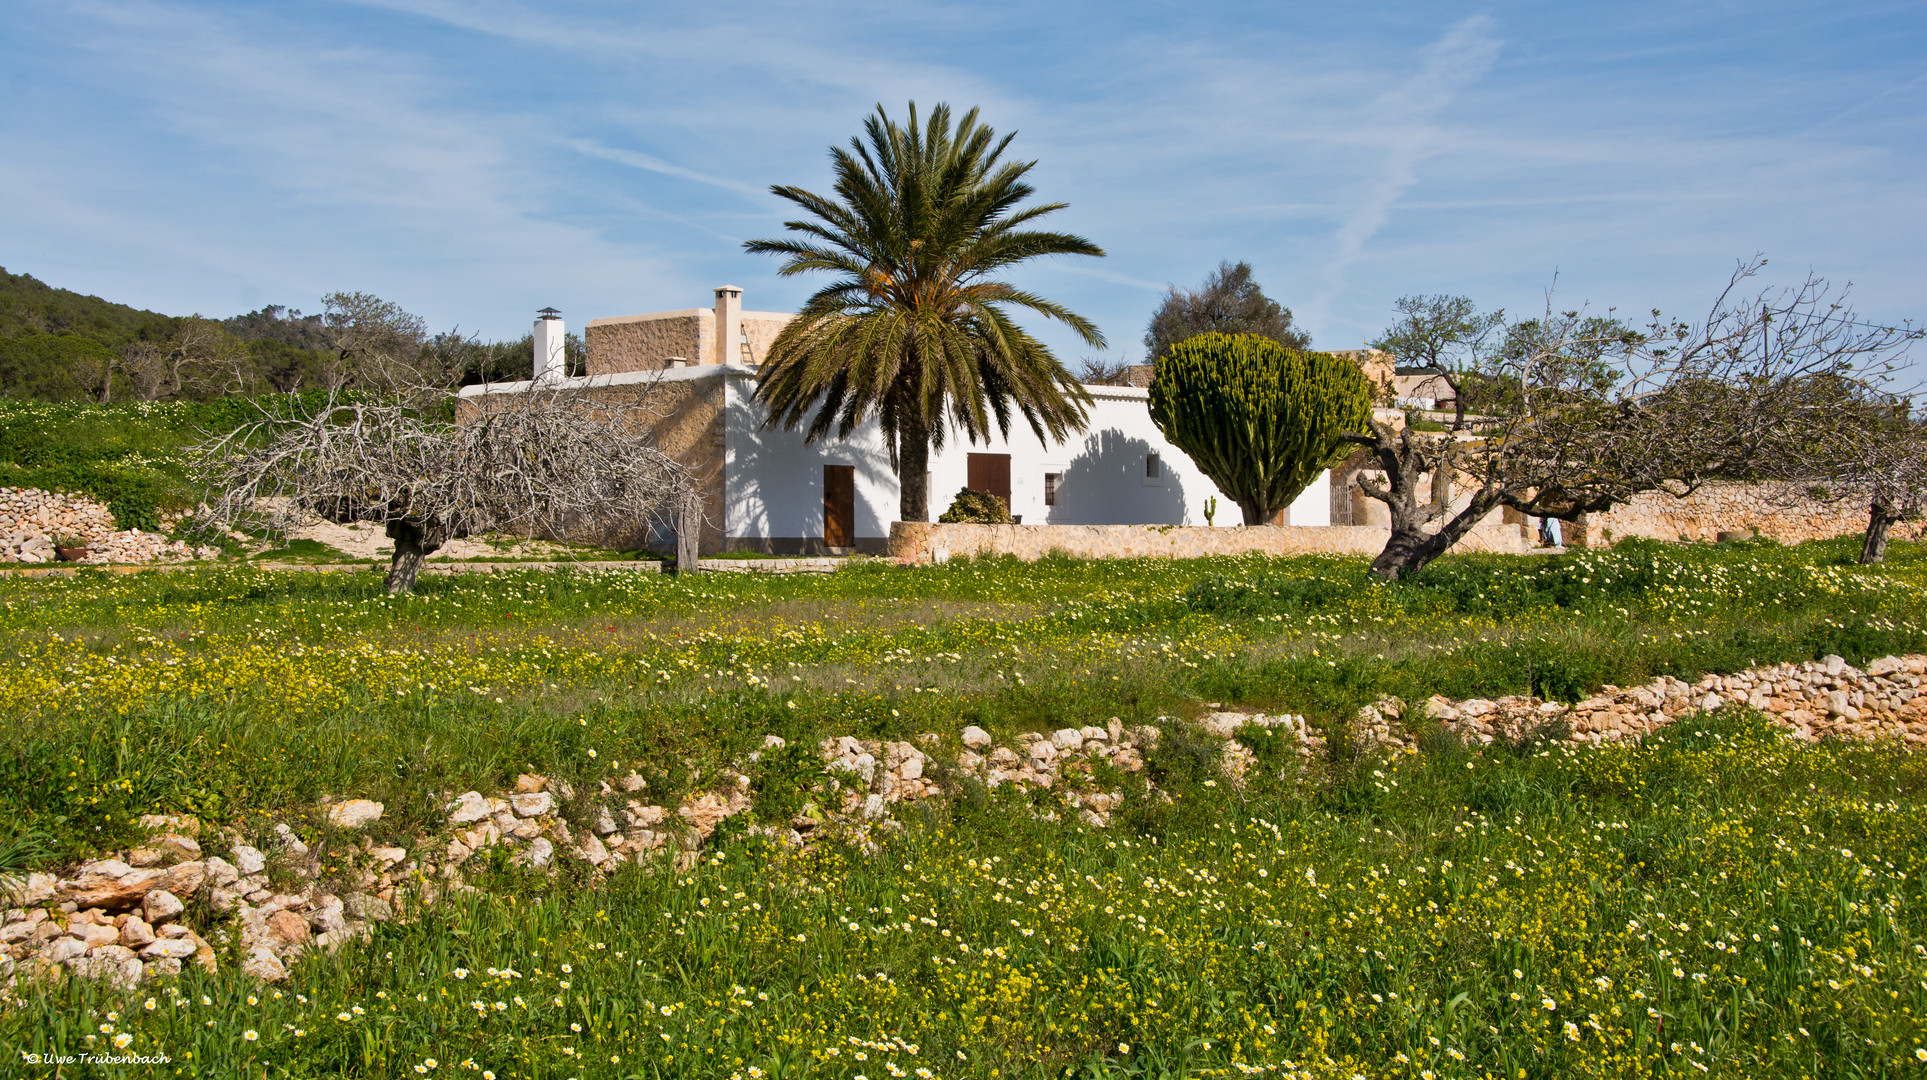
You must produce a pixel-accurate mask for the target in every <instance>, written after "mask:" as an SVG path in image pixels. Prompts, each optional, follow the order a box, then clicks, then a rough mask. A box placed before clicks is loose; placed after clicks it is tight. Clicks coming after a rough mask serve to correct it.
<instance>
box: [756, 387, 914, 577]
mask: <svg viewBox="0 0 1927 1080" xmlns="http://www.w3.org/2000/svg"><path fill="white" fill-rule="evenodd" d="M724 385H725V389H726V397H725V399H724V401H725V404H724V408H725V410H726V412H725V416H724V420H723V428H724V432H725V438H726V440H727V444H726V445H727V451H728V452H727V456H726V457H725V459H724V463H723V475H724V481H723V506H724V517H725V520H726V525H725V529H726V532H725V535H727V536H729V537H730V538H732V539H735V538H739V537H782V538H789V537H814V538H820V537H821V536H822V535H823V466H825V465H850V466H854V467H855V470H856V473H855V475H856V537H857V539H858V540H864V539H878V540H887V539H889V536H890V522H891V521H893V520H895V519H896V516H897V478H896V474H895V473H893V472H891V471H890V454H889V451H888V449H887V448H886V447H885V446H884V444H883V438H882V436H881V434H880V433H879V432H878V431H877V426H876V423H875V422H874V421H871V422H869V423H866V424H864V425H863V426H862V427H860V428H858V429H857V430H856V431H855V432H852V433H851V435H850V437H849V438H848V439H840V440H839V439H822V440H819V441H817V442H815V443H805V442H804V441H803V434H804V432H803V429H801V428H798V429H796V430H794V431H785V430H783V429H781V428H776V429H773V430H765V429H764V428H763V418H764V415H765V413H764V411H763V410H762V409H761V408H759V407H758V406H757V405H756V403H755V402H754V401H753V400H752V395H753V394H754V393H755V390H756V377H755V370H754V369H753V368H747V367H741V366H734V367H732V368H731V369H730V370H729V371H728V372H727V375H726V378H725V384H724Z"/></svg>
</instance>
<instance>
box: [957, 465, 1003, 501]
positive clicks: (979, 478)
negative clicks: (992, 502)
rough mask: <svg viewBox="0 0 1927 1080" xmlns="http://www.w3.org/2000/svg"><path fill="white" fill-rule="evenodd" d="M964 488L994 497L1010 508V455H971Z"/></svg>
mask: <svg viewBox="0 0 1927 1080" xmlns="http://www.w3.org/2000/svg"><path fill="white" fill-rule="evenodd" d="M964 486H965V487H967V488H969V489H970V490H972V491H981V492H983V493H984V494H986V495H995V496H997V497H998V498H1000V499H1002V500H1004V507H1005V508H1006V509H1008V508H1009V507H1010V455H1009V454H972V455H970V465H969V473H968V475H967V479H966V480H965V482H964Z"/></svg>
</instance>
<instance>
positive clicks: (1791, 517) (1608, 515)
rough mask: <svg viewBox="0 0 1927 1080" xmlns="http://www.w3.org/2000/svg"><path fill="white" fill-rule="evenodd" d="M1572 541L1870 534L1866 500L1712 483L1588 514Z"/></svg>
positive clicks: (1899, 534)
mask: <svg viewBox="0 0 1927 1080" xmlns="http://www.w3.org/2000/svg"><path fill="white" fill-rule="evenodd" d="M1566 528H1567V529H1568V530H1569V533H1568V538H1567V542H1568V543H1571V544H1574V545H1583V546H1586V547H1611V546H1612V545H1613V544H1615V543H1618V542H1619V541H1621V540H1626V539H1630V538H1632V537H1635V536H1640V537H1646V538H1649V539H1653V540H1689V541H1690V540H1717V539H1719V534H1720V533H1723V532H1744V531H1746V530H1749V529H1750V530H1753V531H1754V532H1757V533H1759V534H1760V535H1761V536H1766V537H1771V538H1773V539H1775V540H1778V541H1779V542H1780V543H1782V544H1801V543H1805V542H1806V541H1808V540H1828V539H1832V538H1833V537H1836V536H1857V535H1860V534H1862V533H1864V532H1866V531H1867V504H1866V502H1864V501H1861V500H1853V501H1845V500H1843V501H1839V502H1822V501H1820V500H1816V499H1807V498H1797V497H1788V496H1786V495H1785V494H1783V493H1780V492H1778V491H1776V490H1775V489H1773V488H1770V487H1767V486H1764V485H1757V484H1731V483H1729V484H1708V485H1706V486H1705V487H1703V488H1700V489H1699V490H1698V491H1695V492H1693V493H1692V494H1691V495H1688V496H1686V497H1685V498H1675V497H1674V496H1672V495H1668V494H1666V493H1665V492H1660V491H1648V492H1643V493H1641V494H1639V495H1635V496H1633V497H1632V498H1631V499H1628V500H1627V501H1626V502H1624V503H1621V504H1620V505H1618V506H1615V507H1613V508H1612V509H1611V510H1608V511H1605V512H1603V513H1597V514H1587V515H1586V516H1585V523H1584V525H1583V526H1582V527H1581V528H1579V529H1574V528H1573V527H1572V526H1570V525H1568V526H1566ZM1924 531H1927V529H1923V525H1922V523H1921V522H1918V521H1913V522H1909V521H1903V522H1901V523H1899V524H1898V525H1895V526H1894V529H1893V533H1892V536H1893V538H1894V539H1896V540H1908V539H1915V538H1918V537H1919V536H1920V535H1922V533H1923V532H1924Z"/></svg>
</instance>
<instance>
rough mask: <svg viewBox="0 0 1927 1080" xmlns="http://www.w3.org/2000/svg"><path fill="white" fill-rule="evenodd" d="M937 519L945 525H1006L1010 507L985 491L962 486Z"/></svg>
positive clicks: (1008, 520) (1008, 521)
mask: <svg viewBox="0 0 1927 1080" xmlns="http://www.w3.org/2000/svg"><path fill="white" fill-rule="evenodd" d="M937 520H938V521H939V522H941V523H943V524H945V525H1008V524H1009V523H1010V507H1008V506H1005V505H1004V500H1002V499H1000V498H998V497H997V496H995V495H992V494H990V493H989V492H987V491H976V490H973V489H971V488H964V489H963V490H962V491H959V492H957V497H956V499H954V500H952V501H951V503H950V509H948V510H945V511H944V512H943V516H942V517H939V518H938V519H937Z"/></svg>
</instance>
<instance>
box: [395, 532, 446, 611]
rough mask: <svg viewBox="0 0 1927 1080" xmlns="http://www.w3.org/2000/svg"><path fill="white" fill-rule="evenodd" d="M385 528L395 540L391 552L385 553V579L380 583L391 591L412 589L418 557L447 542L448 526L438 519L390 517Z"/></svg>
mask: <svg viewBox="0 0 1927 1080" xmlns="http://www.w3.org/2000/svg"><path fill="white" fill-rule="evenodd" d="M387 532H388V538H389V539H390V540H393V541H394V542H395V553H394V555H392V556H390V557H389V560H388V579H387V580H386V581H385V582H384V583H383V584H384V585H385V586H386V588H387V589H388V591H389V592H391V593H405V592H414V591H415V579H416V578H417V577H419V576H420V575H421V570H422V560H423V559H426V558H428V557H429V556H430V555H433V554H434V553H435V552H437V551H439V550H441V547H442V545H443V544H445V543H447V542H448V529H447V528H446V527H445V526H443V525H441V524H440V523H438V522H431V523H428V524H422V523H419V522H414V521H407V520H391V521H390V522H389V523H388V529H387Z"/></svg>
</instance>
